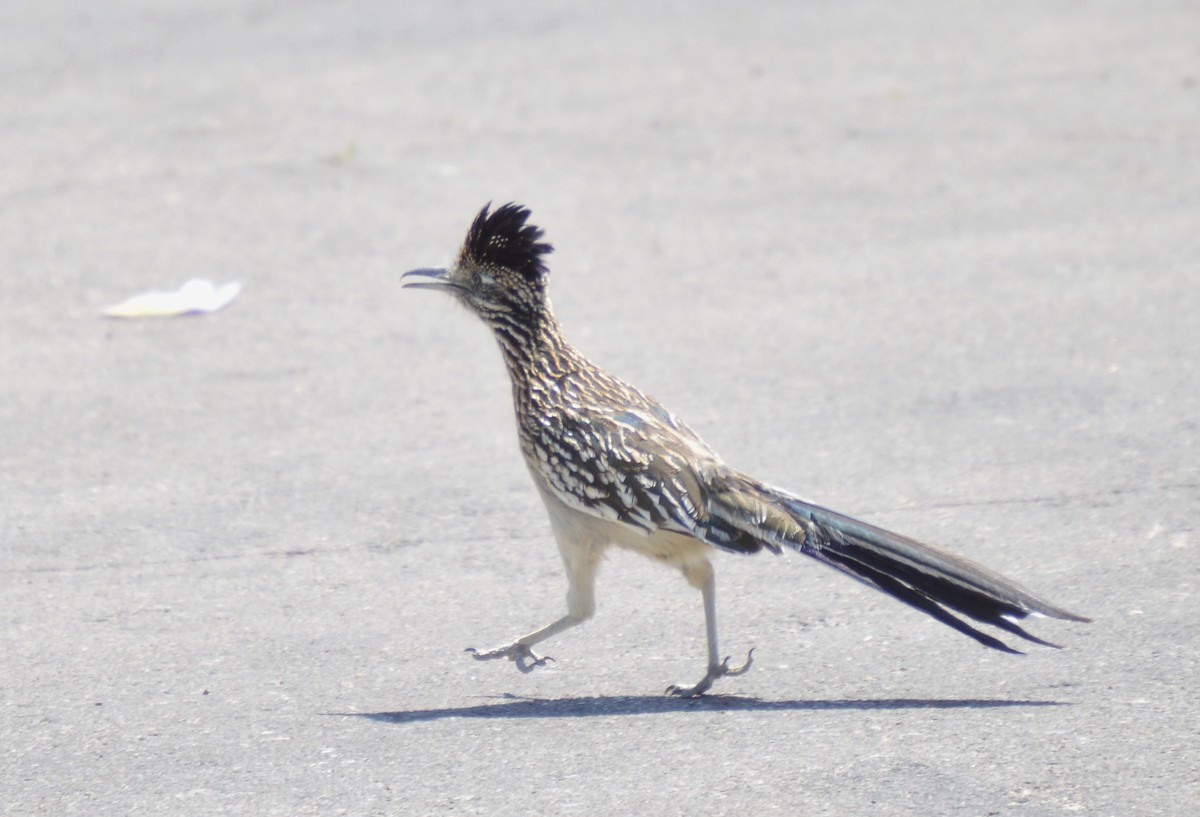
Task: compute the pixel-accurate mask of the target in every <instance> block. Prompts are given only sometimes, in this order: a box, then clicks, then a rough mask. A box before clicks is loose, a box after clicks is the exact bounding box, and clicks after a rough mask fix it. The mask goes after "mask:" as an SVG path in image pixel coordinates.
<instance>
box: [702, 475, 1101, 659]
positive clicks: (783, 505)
mask: <svg viewBox="0 0 1200 817" xmlns="http://www.w3.org/2000/svg"><path fill="white" fill-rule="evenodd" d="M737 483H740V484H736V485H734V484H729V483H726V485H725V486H723V487H724V488H725V489H726V490H719V491H718V492H717V495H716V496H713V499H714V500H716V502H715V503H714V504H713V505H711V506H710V512H712V513H713V515H714V517H716V518H715V519H714V521H715V522H718V523H719V524H718V526H719V527H723V528H725V530H726V531H729V532H730V533H733V532H734V530H736V532H737V534H740V535H741V536H742V537H745V538H747V539H749V538H751V537H753V538H755V539H757V540H758V541H757V542H756V544H758V545H761V546H766V547H768V548H770V549H772V550H778V549H779V546H780V545H783V546H786V547H789V548H792V549H793V550H798V551H799V552H801V553H803V554H805V555H806V556H811V557H813V558H814V559H816V560H818V561H820V562H824V563H825V564H827V565H829V566H830V567H833V568H836V569H837V570H840V571H842V572H843V573H846V574H848V575H850V576H853V577H854V578H856V579H858V580H859V581H861V582H863V583H864V584H867V585H870V586H871V587H874V588H875V589H877V590H882V591H883V592H884V593H887V594H888V595H890V596H892V597H893V598H896V599H899V600H900V601H902V602H904V603H905V604H908V605H910V606H912V607H915V608H916V609H918V610H921V611H922V612H925V613H928V614H929V615H931V616H933V617H934V618H936V619H937V620H938V621H940V622H942V623H943V624H946V625H948V626H950V627H953V628H954V629H955V630H958V631H959V632H960V633H963V634H964V635H968V636H970V637H971V638H973V639H975V640H976V641H978V642H979V643H980V644H983V645H985V646H988V647H991V648H993V649H996V650H1001V651H1003V652H1008V653H1016V654H1020V651H1019V650H1014V649H1013V648H1012V647H1009V646H1008V645H1007V644H1005V643H1004V642H1003V641H1001V640H1000V639H998V638H995V637H994V636H991V635H989V634H987V633H985V632H982V631H980V630H978V629H976V628H975V627H972V626H971V625H970V624H968V623H967V622H965V621H963V620H962V619H961V618H958V617H957V616H956V615H954V613H960V614H962V615H964V616H966V617H968V618H970V619H973V620H974V621H977V622H981V623H983V624H989V625H992V626H994V627H998V628H999V629H1001V630H1005V631H1006V632H1009V633H1012V634H1014V635H1017V636H1020V637H1021V638H1024V639H1026V640H1027V641H1032V642H1034V643H1035V644H1042V645H1044V646H1047V647H1057V646H1058V645H1057V644H1052V643H1050V642H1049V641H1043V640H1042V639H1040V638H1038V637H1037V636H1034V635H1032V634H1030V633H1028V632H1026V631H1025V630H1024V629H1023V628H1022V627H1020V626H1019V625H1018V624H1017V623H1016V621H1017V620H1019V619H1023V618H1025V617H1026V616H1029V615H1031V614H1032V615H1044V616H1050V617H1052V618H1059V619H1066V620H1068V621H1083V622H1086V621H1090V619H1088V618H1085V617H1083V616H1080V615H1076V614H1075V613H1071V612H1069V611H1067V610H1064V609H1063V608H1061V607H1058V606H1056V605H1053V604H1051V603H1050V602H1048V601H1045V600H1043V599H1040V598H1038V597H1037V596H1035V595H1033V593H1031V592H1029V591H1028V590H1026V589H1025V588H1023V587H1021V586H1020V585H1019V584H1017V583H1016V582H1013V581H1011V580H1009V579H1006V578H1004V577H1003V576H1001V575H1000V574H998V573H996V572H994V571H992V570H989V569H988V568H986V567H984V566H982V565H979V564H976V563H975V562H972V561H970V560H969V559H964V558H962V557H961V556H956V555H954V554H952V553H947V552H946V551H944V550H939V549H937V548H935V547H931V546H930V545H926V544H923V543H921V542H918V541H917V540H915V539H910V538H908V537H907V536H902V535H900V534H897V533H892V532H891V531H887V530H884V529H883V528H878V527H876V526H874V525H871V524H868V523H866V522H863V521H861V520H858V519H854V518H853V517H850V516H846V515H845V514H840V513H838V512H837V511H831V510H829V509H828V508H823V507H821V506H820V505H813V504H812V503H810V502H806V501H804V500H803V499H800V498H799V497H796V496H792V495H790V494H788V493H786V492H784V491H781V490H778V489H776V488H771V487H769V486H766V485H762V484H761V483H757V482H753V481H750V480H747V481H745V482H742V481H741V480H737ZM722 523H723V524H722ZM714 532H715V531H714ZM710 541H711V540H710ZM714 544H718V545H719V546H725V547H729V546H730V545H732V548H731V549H737V550H747V549H749V548H746V547H745V546H739V544H738V543H736V541H735V542H730V543H729V544H723V543H721V542H715V541H714ZM746 544H749V543H748V542H746Z"/></svg>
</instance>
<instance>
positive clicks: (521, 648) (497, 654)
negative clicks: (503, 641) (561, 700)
mask: <svg viewBox="0 0 1200 817" xmlns="http://www.w3.org/2000/svg"><path fill="white" fill-rule="evenodd" d="M466 651H467V652H468V653H470V654H471V657H472V658H474V659H475V660H476V661H490V660H492V659H493V658H507V659H508V660H509V661H512V662H513V663H515V664H516V665H517V669H518V670H520V671H521V672H526V673H527V672H533V671H534V670H535V669H537V668H538V667H544V666H546V662H547V661H549V662H551V663H553V661H554V659H553V658H551V657H550V656H548V655H534V652H533V650H531V649H529V647H527V646H526V645H524V644H521V643H520V642H513V643H512V644H509V645H507V646H504V647H497V648H496V649H494V650H488V651H487V652H480V651H479V650H477V649H475V648H474V647H467V649H466Z"/></svg>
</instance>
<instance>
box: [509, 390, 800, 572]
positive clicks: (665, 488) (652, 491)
mask: <svg viewBox="0 0 1200 817" xmlns="http://www.w3.org/2000/svg"><path fill="white" fill-rule="evenodd" d="M538 421H539V423H540V424H541V428H540V429H537V433H535V434H532V435H530V438H531V439H532V440H533V441H534V446H533V451H531V452H529V453H530V454H531V455H532V456H535V457H538V458H539V459H541V460H543V467H541V468H539V469H537V472H538V473H540V474H541V475H542V477H543V478H544V479H545V480H546V481H547V483H548V485H549V487H550V489H551V490H552V491H553V492H554V494H555V495H556V496H558V497H559V499H561V500H562V501H563V502H565V503H566V504H567V505H569V506H571V507H573V508H575V509H577V510H580V511H583V512H585V513H588V514H591V515H593V516H598V517H601V518H604V519H609V520H612V521H616V522H621V523H623V524H625V525H629V526H631V527H634V528H638V529H640V530H642V531H644V532H646V533H652V532H654V531H657V530H668V531H673V532H676V533H682V534H686V535H688V536H693V537H695V538H696V539H700V540H703V541H705V542H708V543H709V544H711V545H713V546H715V547H719V548H722V549H724V550H731V551H737V552H742V553H748V552H749V553H752V552H754V551H757V550H759V549H760V548H762V547H764V546H765V547H768V548H770V549H772V550H778V546H777V544H776V543H775V542H773V541H770V540H763V539H762V538H760V537H759V536H757V535H752V534H751V533H750V531H751V530H754V531H756V532H758V531H761V524H762V518H761V515H760V514H759V511H760V510H763V512H764V513H765V512H766V509H765V508H763V509H759V508H757V507H756V508H736V509H735V510H734V512H732V513H727V512H726V511H727V510H728V506H729V502H730V492H729V490H728V488H729V486H727V485H726V477H725V475H726V474H732V473H733V472H732V471H731V470H730V469H729V468H728V467H727V466H726V465H725V464H724V463H723V462H721V460H720V458H719V457H717V455H716V454H715V453H713V451H712V450H711V449H710V448H708V446H706V445H705V444H704V443H703V441H701V440H700V438H699V437H698V436H696V434H695V433H694V432H692V431H691V429H689V428H687V426H685V425H684V424H683V423H681V422H680V421H679V420H677V419H676V418H675V417H674V416H673V415H670V414H669V413H667V412H666V411H665V410H664V409H661V407H659V406H658V405H657V404H654V403H649V404H647V405H645V406H638V407H629V408H624V409H621V410H611V409H609V410H604V409H593V408H586V409H585V408H579V407H572V408H561V407H560V409H559V410H557V411H551V412H545V413H543V414H542V415H541V416H540V417H539V420H538ZM547 466H548V467H547ZM750 518H753V519H754V521H755V522H756V523H757V527H756V526H755V525H752V524H749V521H750Z"/></svg>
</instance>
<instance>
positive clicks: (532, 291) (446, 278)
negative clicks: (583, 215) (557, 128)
mask: <svg viewBox="0 0 1200 817" xmlns="http://www.w3.org/2000/svg"><path fill="white" fill-rule="evenodd" d="M490 208H491V204H490V203H489V204H485V205H484V207H483V209H482V210H480V211H479V215H477V216H476V217H475V221H474V222H473V223H472V224H471V229H470V230H468V231H467V240H466V241H464V242H463V246H462V249H461V250H459V253H458V259H457V260H456V261H455V262H454V265H453V266H452V267H450V268H449V269H415V270H412V271H411V272H406V273H405V274H404V276H403V280H404V286H405V287H414V288H422V289H440V290H442V291H444V292H448V293H450V294H451V295H453V296H454V297H455V298H457V299H458V300H459V302H460V303H462V304H463V305H464V306H466V307H467V308H469V309H470V310H471V311H472V312H474V313H475V314H477V315H479V317H481V318H483V320H484V321H486V322H488V323H489V324H492V325H497V324H509V325H511V324H512V323H513V322H528V321H531V320H533V319H534V318H536V317H537V315H538V314H539V313H540V312H541V311H542V310H543V309H544V308H545V303H546V277H547V275H548V270H547V269H546V265H545V263H544V262H543V261H542V258H543V256H545V255H547V254H549V253H551V252H553V251H554V248H553V247H552V246H551V245H549V244H547V243H545V242H542V241H540V240H539V239H540V238H541V237H542V230H541V229H540V228H538V227H535V226H534V225H532V224H529V223H527V222H528V220H529V210H527V209H526V208H524V207H522V206H520V205H518V204H513V203H512V202H510V203H508V204H504V205H501V206H500V207H498V208H496V210H495V211H494V212H489V209H490Z"/></svg>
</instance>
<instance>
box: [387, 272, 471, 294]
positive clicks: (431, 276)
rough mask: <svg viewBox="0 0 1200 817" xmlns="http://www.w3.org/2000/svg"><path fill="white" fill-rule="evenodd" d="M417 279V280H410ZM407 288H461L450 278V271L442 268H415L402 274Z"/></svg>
mask: <svg viewBox="0 0 1200 817" xmlns="http://www.w3.org/2000/svg"><path fill="white" fill-rule="evenodd" d="M409 279H415V280H409ZM400 280H401V281H403V282H404V288H405V289H410V288H411V289H441V290H447V289H451V290H453V289H461V288H462V287H460V286H459V285H458V284H456V283H454V282H453V281H451V280H450V271H449V270H445V269H440V268H426V269H415V270H411V271H410V272H406V273H404V274H403V275H401V276H400Z"/></svg>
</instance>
